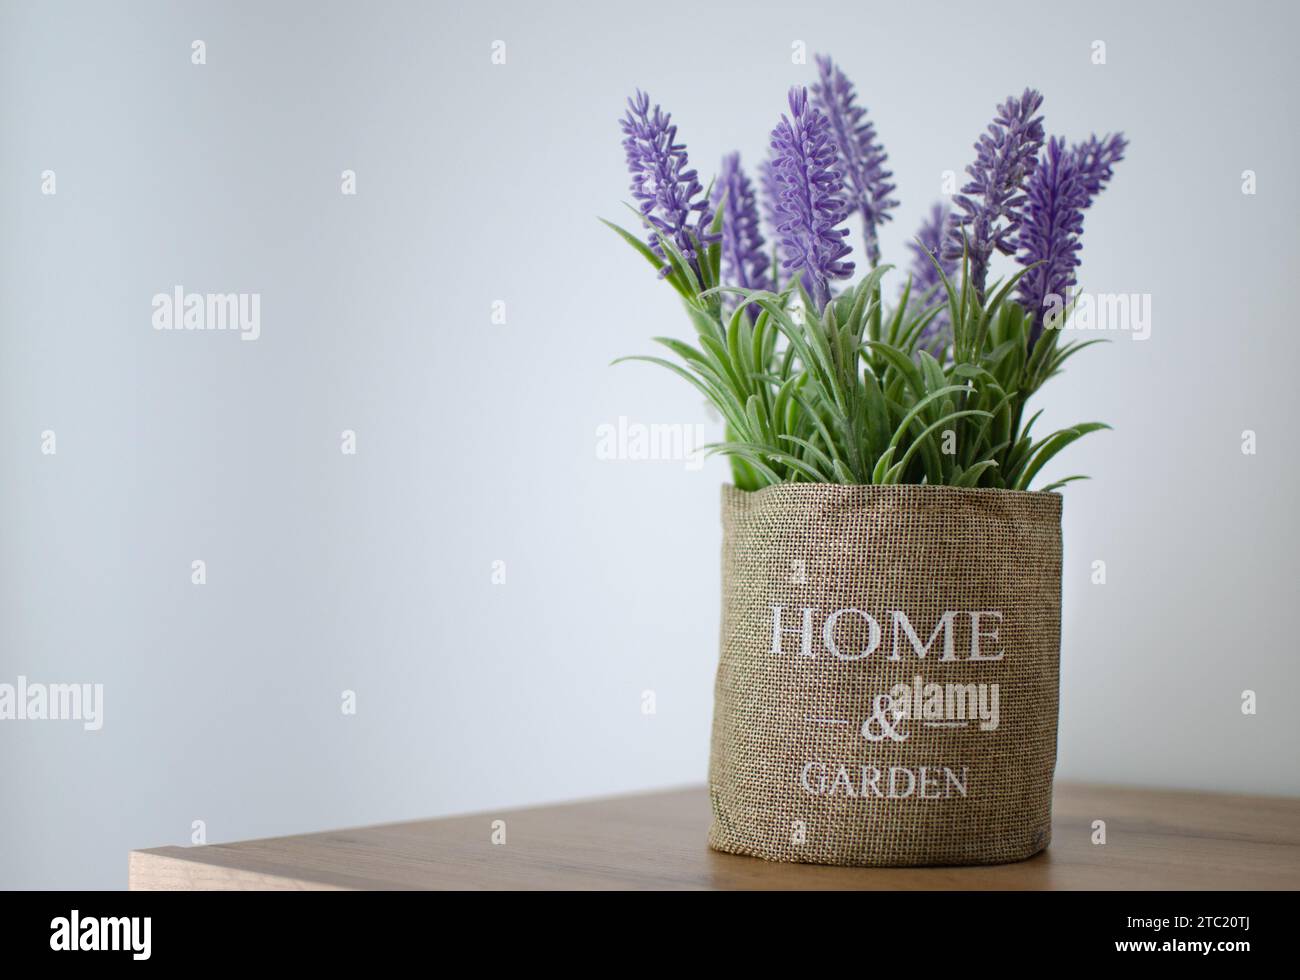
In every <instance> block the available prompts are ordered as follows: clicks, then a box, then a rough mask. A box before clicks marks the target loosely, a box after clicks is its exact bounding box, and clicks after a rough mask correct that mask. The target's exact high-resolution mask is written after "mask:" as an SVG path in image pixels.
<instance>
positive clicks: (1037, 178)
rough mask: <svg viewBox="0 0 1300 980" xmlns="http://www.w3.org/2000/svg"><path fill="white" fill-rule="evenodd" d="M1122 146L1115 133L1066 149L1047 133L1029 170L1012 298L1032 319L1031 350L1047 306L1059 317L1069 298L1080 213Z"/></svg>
mask: <svg viewBox="0 0 1300 980" xmlns="http://www.w3.org/2000/svg"><path fill="white" fill-rule="evenodd" d="M1125 145H1126V144H1125V140H1124V137H1123V135H1121V134H1118V133H1117V134H1115V135H1114V136H1107V137H1106V138H1105V139H1103V140H1098V139H1097V137H1096V136H1093V137H1092V138H1091V139H1089V140H1088V142H1086V143H1080V144H1076V145H1075V147H1074V148H1073V149H1071V150H1067V149H1066V148H1065V140H1063V139H1061V138H1060V137H1053V138H1052V139H1051V140H1049V141H1048V143H1047V149H1046V150H1044V151H1043V154H1042V155H1041V157H1040V158H1039V160H1038V163H1037V165H1036V166H1035V167H1034V172H1033V173H1032V174H1030V177H1029V181H1028V186H1027V190H1026V194H1025V196H1026V202H1025V206H1024V218H1023V222H1022V224H1021V227H1020V234H1019V236H1018V242H1017V244H1018V246H1019V248H1020V255H1019V256H1018V258H1019V261H1020V264H1021V265H1023V266H1026V267H1027V271H1026V272H1025V274H1024V276H1023V277H1022V278H1021V280H1020V282H1019V283H1018V284H1017V290H1016V298H1017V299H1018V300H1019V302H1020V305H1021V306H1023V307H1024V308H1025V311H1026V312H1027V313H1029V314H1030V315H1031V316H1032V317H1033V323H1032V325H1031V326H1030V330H1029V347H1030V349H1031V350H1032V349H1033V347H1034V345H1035V344H1036V343H1037V342H1038V338H1039V337H1040V336H1042V333H1043V328H1044V321H1045V318H1046V316H1047V312H1048V311H1049V309H1053V310H1055V311H1057V313H1058V317H1059V314H1060V313H1063V312H1064V309H1065V307H1066V305H1067V304H1068V303H1069V302H1070V290H1071V289H1072V288H1073V287H1074V285H1075V283H1076V281H1077V279H1076V276H1075V270H1076V269H1077V268H1078V267H1079V255H1078V253H1079V249H1080V247H1081V246H1080V243H1079V236H1080V235H1082V234H1083V212H1084V211H1085V210H1087V208H1088V206H1089V205H1090V204H1091V203H1092V201H1093V198H1094V197H1096V195H1097V194H1098V193H1100V191H1101V189H1102V188H1103V187H1104V186H1105V184H1106V182H1107V181H1108V180H1110V177H1111V173H1112V170H1111V168H1112V167H1113V166H1114V164H1115V163H1117V162H1118V161H1119V160H1120V159H1122V158H1123V155H1124V147H1125ZM1054 319H1055V318H1054ZM1048 325H1049V326H1059V324H1057V323H1052V324H1048Z"/></svg>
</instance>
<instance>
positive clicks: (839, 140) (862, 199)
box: [812, 55, 898, 269]
mask: <svg viewBox="0 0 1300 980" xmlns="http://www.w3.org/2000/svg"><path fill="white" fill-rule="evenodd" d="M817 68H818V72H819V74H820V81H818V82H817V83H816V84H814V85H813V87H812V91H813V102H814V104H815V105H816V106H817V108H818V109H819V110H820V111H821V113H822V114H823V115H825V116H826V118H827V120H829V121H830V124H831V132H832V133H833V134H834V136H835V145H836V149H837V151H838V155H839V162H838V166H839V169H840V171H841V172H842V174H843V175H844V180H845V184H846V186H845V197H846V199H847V200H848V202H849V204H850V205H851V207H852V208H853V209H856V210H857V211H859V212H861V214H862V235H863V243H864V245H865V247H866V253H867V261H868V262H869V263H870V264H871V268H873V269H874V268H875V267H876V266H877V265H879V264H880V238H879V234H878V231H877V229H878V228H879V226H880V225H882V224H884V223H885V222H886V221H888V220H889V219H890V218H891V217H892V215H890V213H889V212H890V210H891V209H892V208H895V207H897V206H898V202H897V201H896V200H894V199H893V198H891V197H890V196H889V195H890V194H892V193H893V192H894V185H893V184H891V183H889V178H890V177H892V176H893V173H892V171H889V170H886V169H885V161H886V160H888V156H887V154H886V153H885V150H884V147H882V146H881V145H880V143H879V142H878V141H877V139H876V127H875V125H874V124H873V123H872V122H871V120H869V119H867V110H866V109H865V108H863V107H862V106H859V105H858V104H857V102H856V99H857V95H856V93H855V92H854V90H853V83H852V82H850V81H849V79H848V77H847V76H846V75H845V74H844V72H842V71H840V69H839V67H838V66H836V64H835V63H834V62H833V61H831V59H830V58H829V57H827V56H826V55H818V56H817Z"/></svg>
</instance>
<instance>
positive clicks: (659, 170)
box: [620, 89, 718, 281]
mask: <svg viewBox="0 0 1300 980" xmlns="http://www.w3.org/2000/svg"><path fill="white" fill-rule="evenodd" d="M627 106H628V111H627V115H626V116H624V117H623V119H622V120H620V124H621V126H622V127H623V132H624V134H625V138H624V140H623V149H624V150H625V151H626V153H627V167H628V170H629V171H631V173H632V196H633V197H634V198H636V200H637V203H638V208H639V210H640V212H641V217H642V219H643V220H644V221H645V223H646V224H647V225H648V226H649V227H650V228H651V229H653V230H652V231H651V233H650V239H649V245H650V247H651V248H652V249H653V250H654V252H655V254H656V255H658V256H660V257H661V258H663V257H664V252H663V248H662V247H661V246H660V244H659V241H660V237H661V236H667V238H668V239H669V240H670V241H671V242H672V243H673V244H674V245H675V246H676V247H677V248H678V250H679V251H680V252H681V253H682V255H683V256H684V257H685V258H686V260H687V261H688V262H689V263H690V264H691V267H692V268H693V269H694V271H695V274H696V276H697V277H699V278H700V279H701V281H702V280H703V277H702V276H701V273H700V260H699V254H698V252H697V249H698V248H699V247H700V246H703V245H711V244H713V243H715V242H716V241H717V240H718V238H717V236H716V235H709V234H708V227H709V224H710V223H711V222H712V220H713V215H712V213H711V212H710V209H709V202H708V200H707V199H706V198H705V197H703V196H702V195H703V191H704V188H703V187H701V186H700V182H699V179H698V178H697V177H696V173H695V171H694V170H691V169H689V168H688V161H687V158H686V145H685V144H684V143H678V142H677V127H676V126H674V125H673V124H672V116H671V115H669V114H668V113H666V112H664V111H662V110H661V109H660V108H659V106H657V105H656V106H655V107H654V110H653V111H652V110H651V109H650V96H648V95H646V94H645V93H644V92H642V91H641V90H639V89H638V90H637V93H636V96H635V97H634V98H631V99H628V100H627ZM697 195H699V198H698V200H697V199H696V198H697ZM692 215H695V218H696V220H695V225H694V227H692V226H691V223H690V219H691V216H692ZM669 271H670V269H669V267H668V266H665V267H664V268H663V269H662V270H661V271H660V275H667V274H668V272H669Z"/></svg>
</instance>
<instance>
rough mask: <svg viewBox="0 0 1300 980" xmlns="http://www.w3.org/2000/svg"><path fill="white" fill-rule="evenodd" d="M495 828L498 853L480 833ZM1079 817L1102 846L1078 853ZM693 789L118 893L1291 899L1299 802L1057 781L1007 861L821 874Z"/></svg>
mask: <svg viewBox="0 0 1300 980" xmlns="http://www.w3.org/2000/svg"><path fill="white" fill-rule="evenodd" d="M497 820H504V821H505V834H506V838H505V843H503V844H494V843H493V842H492V835H493V831H494V826H493V823H494V821H497ZM1094 820H1104V821H1105V822H1106V843H1105V844H1104V845H1096V844H1093V843H1092V837H1093V829H1092V823H1093V821H1094ZM708 822H709V804H708V796H707V794H706V791H705V790H704V788H703V787H698V788H691V789H682V790H674V791H671V792H659V793H646V794H639V795H634V796H622V797H615V798H611V799H602V800H593V801H590V802H582V803H569V804H564V805H561V806H547V807H538V808H534V809H527V810H513V811H503V812H500V813H485V814H480V815H477V816H468V817H448V818H445V819H441V820H421V821H415V822H412V823H399V824H387V825H383V826H378V827H365V828H362V829H359V830H339V831H332V832H329V833H322V834H304V835H302V836H299V837H276V838H269V839H266V840H255V841H243V842H240V843H237V844H209V845H206V846H202V847H158V848H153V849H151V850H146V851H132V852H131V859H130V887H131V888H132V889H354V888H362V889H403V888H426V889H446V888H459V889H488V888H507V889H677V888H692V889H705V888H727V889H734V888H748V889H759V888H825V889H950V888H956V889H1157V890H1164V889H1202V888H1203V889H1277V888H1290V889H1294V888H1300V800H1297V799H1275V798H1268V797H1249V796H1225V795H1217V794H1211V793H1192V792H1166V791H1153V790H1142V789H1118V788H1114V787H1103V786H1089V785H1078V784H1069V783H1064V784H1058V785H1057V790H1056V801H1055V818H1054V821H1053V841H1052V845H1051V847H1050V848H1049V849H1048V850H1047V851H1046V852H1044V853H1042V854H1039V855H1038V856H1036V857H1034V858H1031V859H1030V860H1028V861H1023V862H1020V863H1018V864H1003V865H995V866H992V867H973V868H972V867H965V868H829V867H821V866H817V865H807V864H775V863H770V862H767V861H762V860H758V859H756V858H746V857H737V856H734V855H730V854H718V853H715V852H713V851H710V850H709V849H708V848H707V847H706V846H705V843H704V840H705V831H706V828H707V827H708Z"/></svg>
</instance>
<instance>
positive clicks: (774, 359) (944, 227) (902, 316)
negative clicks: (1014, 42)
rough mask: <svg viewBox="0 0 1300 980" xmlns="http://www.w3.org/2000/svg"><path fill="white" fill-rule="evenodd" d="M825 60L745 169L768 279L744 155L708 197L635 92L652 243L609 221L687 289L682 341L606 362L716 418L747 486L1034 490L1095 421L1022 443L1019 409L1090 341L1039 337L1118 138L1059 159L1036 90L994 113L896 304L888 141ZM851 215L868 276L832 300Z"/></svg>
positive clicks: (634, 146)
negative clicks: (672, 384) (861, 234)
mask: <svg viewBox="0 0 1300 980" xmlns="http://www.w3.org/2000/svg"><path fill="white" fill-rule="evenodd" d="M819 68H820V83H819V84H818V85H817V86H816V87H815V88H814V91H815V93H816V101H815V103H814V102H813V101H810V99H809V96H808V92H807V90H806V89H803V88H799V87H796V88H794V89H791V90H790V92H789V96H788V103H789V114H788V115H784V116H782V117H781V121H780V122H779V123H778V125H777V127H776V128H775V129H774V130H773V131H772V134H771V140H770V150H771V152H770V156H769V159H767V160H765V161H763V162H762V163H760V165H759V170H758V175H757V176H758V184H759V188H760V190H761V204H762V207H763V210H764V213H765V217H767V218H768V221H769V224H770V225H771V226H772V228H773V229H774V237H775V238H776V239H777V240H778V243H779V249H778V250H779V253H780V256H781V258H782V259H783V261H781V262H779V263H778V265H779V268H776V269H773V268H771V266H770V265H769V262H768V257H767V256H765V255H764V242H763V236H762V233H761V230H760V223H759V218H758V204H759V203H760V202H756V200H755V194H754V188H753V186H752V185H751V183H750V181H749V180H748V178H747V177H746V176H745V174H744V172H743V171H742V169H741V167H740V160H739V157H738V155H736V154H733V155H731V156H728V157H726V158H725V159H724V161H723V168H722V173H721V175H720V177H719V179H718V181H717V182H716V184H715V185H714V189H713V192H712V194H711V195H709V196H708V198H709V199H708V200H707V201H706V200H705V197H703V196H702V189H701V187H700V183H699V181H698V179H697V178H696V175H695V172H694V171H693V170H690V169H689V166H688V164H687V159H686V149H685V147H684V146H683V145H681V144H679V143H677V136H676V129H675V127H673V125H672V124H671V122H670V120H669V117H668V116H667V114H665V113H662V112H661V111H660V110H659V108H658V107H657V106H656V107H655V108H654V110H653V111H652V110H651V109H650V102H649V99H648V98H647V97H645V96H644V95H642V94H641V93H640V92H638V93H637V95H636V97H635V98H634V99H632V100H630V101H629V111H628V114H627V116H626V118H624V119H623V120H622V126H623V131H624V134H625V137H626V138H625V141H624V145H625V147H626V148H627V159H628V165H629V167H630V168H631V170H632V174H633V180H632V193H633V197H634V198H635V201H636V207H635V209H634V210H635V211H636V214H637V216H638V218H639V219H640V221H641V223H642V224H643V225H644V226H645V229H646V230H648V232H649V238H648V240H644V241H643V240H642V239H641V237H639V236H638V235H636V234H634V233H632V232H630V231H627V230H625V229H623V228H619V227H618V226H616V225H611V227H613V228H614V230H615V231H616V232H617V233H618V234H619V235H620V236H622V238H623V239H624V240H625V241H626V242H628V244H629V245H631V246H632V247H633V248H634V249H636V251H637V252H639V253H640V254H641V256H642V257H643V258H644V259H646V261H648V262H649V263H650V264H652V265H654V266H655V267H656V268H658V269H660V270H661V274H662V275H664V278H665V279H666V281H667V282H668V283H669V284H670V285H671V286H672V287H673V288H674V289H675V290H676V291H677V292H678V293H679V294H680V295H681V298H682V301H683V304H684V306H685V307H686V311H687V313H688V315H689V317H690V320H691V324H692V326H693V327H694V328H695V331H696V335H697V336H696V338H695V342H694V343H690V342H687V341H685V340H678V339H675V338H671V337H657V338H655V339H656V342H657V343H659V344H661V345H663V346H664V347H666V348H667V349H668V350H669V351H670V352H671V353H672V354H674V355H675V356H676V360H668V359H666V358H663V357H634V358H620V360H640V361H648V362H650V363H653V364H657V365H660V366H662V367H665V368H667V369H669V370H671V371H673V372H674V373H675V374H677V375H678V376H679V377H681V378H683V379H685V380H686V381H688V382H690V383H691V384H692V385H694V386H695V388H696V389H697V390H698V391H699V392H700V393H701V394H703V395H704V397H705V398H707V399H708V400H709V402H710V403H711V404H712V405H713V406H714V407H716V408H717V410H718V412H719V413H720V414H721V415H722V417H723V420H724V422H725V436H724V439H725V441H723V442H720V443H717V444H715V445H714V446H712V447H711V448H712V451H714V452H719V453H723V454H725V455H727V456H728V457H729V458H730V460H731V463H732V472H733V476H734V479H735V483H736V486H737V487H739V488H740V489H742V490H758V489H760V488H762V487H765V486H771V485H773V484H780V483H790V482H800V481H802V482H822V483H839V484H896V483H927V484H931V485H940V484H942V485H946V486H956V487H991V488H1001V489H1010V490H1027V489H1028V488H1029V487H1030V485H1031V483H1032V482H1033V481H1034V480H1035V479H1036V478H1037V476H1038V474H1039V472H1040V471H1041V470H1042V468H1043V467H1044V466H1045V465H1046V464H1047V463H1048V462H1049V460H1051V459H1052V458H1053V457H1054V456H1055V455H1056V454H1057V453H1058V452H1059V451H1060V450H1061V449H1062V448H1063V447H1065V446H1067V445H1069V444H1070V443H1072V442H1074V441H1075V440H1076V439H1079V438H1081V437H1082V436H1084V435H1086V434H1088V433H1090V432H1095V431H1097V430H1098V429H1102V428H1106V426H1104V425H1102V424H1101V423H1098V422H1087V423H1083V424H1080V425H1075V426H1070V427H1068V428H1064V429H1059V430H1057V431H1055V432H1052V433H1049V434H1047V435H1044V436H1041V437H1037V438H1036V437H1034V436H1033V435H1031V430H1032V429H1033V426H1034V420H1035V419H1036V418H1037V415H1036V414H1035V415H1034V416H1032V417H1030V418H1029V420H1028V421H1027V422H1023V424H1022V419H1023V415H1024V409H1025V403H1026V401H1027V400H1028V399H1029V398H1031V397H1032V396H1033V395H1034V393H1035V392H1036V391H1038V390H1039V388H1041V386H1042V385H1043V383H1044V382H1045V381H1046V380H1047V379H1048V378H1051V377H1053V376H1054V375H1056V374H1057V373H1059V372H1060V370H1061V365H1062V364H1063V363H1064V362H1065V361H1066V359H1067V358H1069V357H1071V356H1072V355H1073V354H1074V353H1075V352H1077V351H1078V350H1080V349H1082V348H1083V347H1086V346H1088V345H1089V344H1090V343H1094V342H1096V341H1093V340H1076V341H1071V342H1069V343H1066V342H1063V341H1061V340H1060V334H1059V333H1058V332H1057V331H1055V330H1053V331H1051V333H1050V335H1045V330H1044V327H1045V326H1046V324H1045V323H1044V320H1043V309H1044V306H1045V305H1046V298H1047V297H1049V296H1052V295H1060V296H1062V297H1064V296H1065V295H1066V294H1068V292H1069V290H1070V289H1071V288H1072V287H1073V286H1074V282H1075V278H1076V268H1077V265H1078V251H1079V234H1080V231H1081V228H1082V214H1083V211H1084V209H1086V208H1087V207H1088V205H1089V203H1090V202H1091V201H1092V199H1093V198H1094V197H1095V196H1096V194H1097V193H1098V192H1099V191H1100V190H1101V188H1102V187H1103V186H1104V185H1105V184H1106V182H1107V181H1108V180H1109V179H1110V177H1111V173H1112V168H1113V166H1114V164H1115V162H1116V161H1118V160H1119V159H1120V158H1121V157H1122V155H1123V151H1124V147H1125V142H1124V139H1123V137H1122V136H1119V135H1116V136H1107V137H1105V138H1103V139H1098V138H1096V137H1093V138H1091V139H1090V140H1088V141H1086V142H1084V143H1080V144H1077V145H1076V146H1074V147H1072V148H1070V149H1069V150H1067V149H1066V144H1065V143H1064V142H1063V141H1062V140H1060V139H1053V140H1052V141H1051V142H1050V143H1049V144H1048V145H1047V147H1046V149H1045V150H1044V149H1043V138H1044V136H1043V123H1042V119H1041V118H1040V116H1039V115H1038V110H1039V107H1040V106H1041V104H1042V97H1041V96H1040V95H1039V94H1038V93H1037V92H1035V91H1033V90H1031V89H1026V90H1025V92H1024V94H1023V95H1022V96H1020V97H1019V98H1014V97H1013V98H1010V99H1008V100H1007V101H1006V102H1005V103H1003V104H1002V105H1000V106H998V114H997V117H996V119H995V120H994V122H993V124H992V125H990V126H989V129H988V132H987V133H986V134H985V135H983V136H982V137H981V138H980V140H979V142H978V143H977V144H976V149H977V153H978V157H977V159H976V161H975V162H974V163H973V164H972V165H971V166H970V167H969V168H967V173H968V174H969V176H970V180H969V182H968V183H967V184H966V185H965V186H964V187H963V188H962V191H961V193H960V194H959V195H957V196H956V197H955V199H954V200H955V205H956V208H955V210H952V211H949V210H948V209H946V208H944V206H942V205H939V206H936V207H935V208H934V209H933V210H932V211H931V212H930V215H929V218H928V220H927V221H926V222H925V223H924V224H923V225H922V227H921V230H920V234H919V235H918V240H917V241H916V243H915V244H913V245H912V252H913V255H914V261H913V269H912V276H911V278H910V279H909V281H908V284H907V285H906V286H905V287H904V289H903V290H902V292H901V294H900V295H899V297H898V299H897V301H896V302H894V303H893V306H892V309H889V308H886V305H885V302H884V299H883V291H882V289H881V282H882V279H883V277H884V276H885V275H886V274H887V272H888V270H889V268H890V267H889V266H888V265H883V264H879V263H878V259H879V240H878V237H877V234H876V232H877V229H878V228H879V226H880V224H881V223H883V222H884V221H885V220H886V219H887V218H888V216H889V215H888V212H889V210H890V209H891V208H892V207H893V206H894V201H893V200H892V199H891V198H890V197H889V195H890V193H892V191H893V187H892V185H890V184H888V183H887V180H888V178H889V177H890V174H889V173H888V172H887V171H885V170H884V169H883V167H884V162H885V158H884V153H883V151H882V150H881V149H880V147H879V145H878V144H877V142H876V140H875V134H874V130H873V129H872V128H871V126H870V124H869V123H866V122H865V116H864V115H863V110H861V109H860V108H859V107H857V106H856V105H855V100H854V93H853V88H852V86H851V85H850V84H849V83H848V81H847V80H846V79H845V78H844V76H843V73H842V72H840V71H839V70H838V69H837V68H836V67H835V66H834V64H833V62H831V61H830V60H829V59H820V60H819ZM1040 151H1042V152H1041V155H1040ZM1026 181H1028V187H1027V188H1026V186H1025V184H1026ZM854 211H857V212H859V213H861V214H862V216H863V221H864V229H865V231H866V242H865V246H866V249H865V250H866V259H867V262H868V263H869V265H870V266H871V268H870V269H869V271H867V272H866V274H865V275H863V276H862V277H861V278H860V279H859V280H858V281H857V282H856V283H853V284H849V285H842V286H841V289H840V292H839V293H838V294H835V293H834V285H835V284H836V283H837V282H839V281H840V280H844V279H847V278H849V276H850V275H851V274H852V273H853V270H854V265H853V263H852V262H850V261H847V259H848V256H849V254H850V251H851V250H850V248H849V244H848V242H846V241H845V239H846V237H847V236H848V231H847V229H845V228H842V227H840V226H841V225H842V224H843V223H844V221H845V220H846V218H847V217H848V216H849V214H850V213H852V212H854ZM1017 249H1019V252H1020V254H1019V256H1018V258H1019V260H1020V263H1021V264H1022V266H1023V267H1022V268H1021V269H1020V270H1019V271H1018V272H1014V273H1012V274H1011V275H1010V276H1009V277H1008V278H1007V279H1006V280H1005V281H1004V282H1003V284H1002V286H1001V287H1000V288H998V289H990V290H989V292H990V293H991V295H988V296H986V295H985V288H986V286H987V285H988V281H989V272H990V262H991V260H992V258H993V255H994V253H995V252H1001V253H1003V254H1005V255H1010V254H1013V253H1014V252H1016V250H1017ZM1013 291H1014V295H1013ZM724 296H726V297H728V298H727V301H726V302H724V301H723V297H724ZM1066 310H1067V315H1068V305H1067V307H1066ZM1073 479H1081V477H1065V478H1063V479H1058V480H1056V481H1054V482H1052V483H1049V484H1048V486H1047V487H1046V488H1044V489H1046V490H1054V489H1056V488H1058V487H1060V486H1062V485H1063V484H1065V483H1067V482H1069V481H1070V480H1073Z"/></svg>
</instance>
